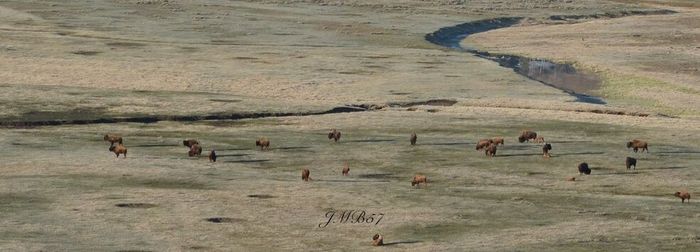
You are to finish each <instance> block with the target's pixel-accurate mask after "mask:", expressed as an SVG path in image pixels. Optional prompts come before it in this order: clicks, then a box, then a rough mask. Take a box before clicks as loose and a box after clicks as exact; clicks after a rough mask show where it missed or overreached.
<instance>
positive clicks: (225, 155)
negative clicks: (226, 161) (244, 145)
mask: <svg viewBox="0 0 700 252" xmlns="http://www.w3.org/2000/svg"><path fill="white" fill-rule="evenodd" d="M216 156H217V157H244V156H250V154H223V155H219V154H217V155H216Z"/></svg>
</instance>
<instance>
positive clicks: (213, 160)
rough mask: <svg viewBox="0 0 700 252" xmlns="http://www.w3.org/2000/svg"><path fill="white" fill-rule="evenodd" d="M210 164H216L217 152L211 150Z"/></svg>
mask: <svg viewBox="0 0 700 252" xmlns="http://www.w3.org/2000/svg"><path fill="white" fill-rule="evenodd" d="M209 162H216V151H214V150H211V152H209Z"/></svg>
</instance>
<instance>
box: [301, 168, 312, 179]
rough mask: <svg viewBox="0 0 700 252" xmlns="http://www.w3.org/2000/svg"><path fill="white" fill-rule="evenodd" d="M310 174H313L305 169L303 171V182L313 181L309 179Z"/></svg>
mask: <svg viewBox="0 0 700 252" xmlns="http://www.w3.org/2000/svg"><path fill="white" fill-rule="evenodd" d="M310 174H311V172H310V171H309V169H306V168H304V169H303V170H301V180H303V181H309V180H311V177H309V175H310Z"/></svg>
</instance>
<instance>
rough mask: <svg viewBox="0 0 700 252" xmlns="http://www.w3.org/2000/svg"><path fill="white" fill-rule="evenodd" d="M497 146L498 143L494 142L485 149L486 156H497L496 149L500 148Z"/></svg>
mask: <svg viewBox="0 0 700 252" xmlns="http://www.w3.org/2000/svg"><path fill="white" fill-rule="evenodd" d="M496 146H498V145H496V144H493V143H492V144H491V145H489V147H486V151H485V153H486V156H489V157H495V156H496V150H497V149H498V148H497V147H496Z"/></svg>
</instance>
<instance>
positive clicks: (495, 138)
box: [491, 137, 505, 145]
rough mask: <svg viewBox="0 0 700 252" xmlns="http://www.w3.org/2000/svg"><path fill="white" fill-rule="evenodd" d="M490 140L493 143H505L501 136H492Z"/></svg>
mask: <svg viewBox="0 0 700 252" xmlns="http://www.w3.org/2000/svg"><path fill="white" fill-rule="evenodd" d="M491 142H492V143H494V144H500V145H504V144H505V142H504V141H503V138H502V137H494V138H491Z"/></svg>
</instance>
